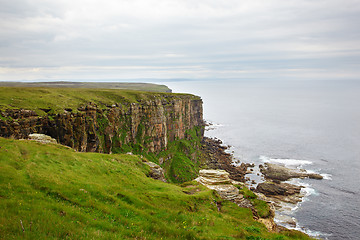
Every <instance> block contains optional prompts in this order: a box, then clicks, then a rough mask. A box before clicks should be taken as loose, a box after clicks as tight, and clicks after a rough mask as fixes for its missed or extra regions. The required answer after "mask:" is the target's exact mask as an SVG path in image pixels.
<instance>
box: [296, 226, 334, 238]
mask: <svg viewBox="0 0 360 240" xmlns="http://www.w3.org/2000/svg"><path fill="white" fill-rule="evenodd" d="M294 229H295V230H298V231H301V232H304V233H306V234H307V235H309V236H310V237H314V238H321V239H325V240H327V239H328V237H330V236H332V234H329V233H323V232H319V231H313V230H310V229H307V228H303V227H300V226H296V228H294Z"/></svg>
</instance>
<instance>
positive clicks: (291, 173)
mask: <svg viewBox="0 0 360 240" xmlns="http://www.w3.org/2000/svg"><path fill="white" fill-rule="evenodd" d="M259 167H260V171H261V173H262V174H264V176H265V178H266V179H271V180H274V181H286V180H289V179H291V178H311V179H323V176H321V175H320V174H317V173H307V172H303V171H301V172H300V171H296V170H294V169H290V168H287V167H284V166H281V165H277V164H272V163H265V166H262V165H260V166H259Z"/></svg>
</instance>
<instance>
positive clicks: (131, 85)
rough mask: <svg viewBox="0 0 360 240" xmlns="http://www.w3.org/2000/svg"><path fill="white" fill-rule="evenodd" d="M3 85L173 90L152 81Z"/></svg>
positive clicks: (8, 83) (14, 85)
mask: <svg viewBox="0 0 360 240" xmlns="http://www.w3.org/2000/svg"><path fill="white" fill-rule="evenodd" d="M0 86H1V87H47V88H49V87H51V88H106V89H128V90H136V91H149V92H171V90H170V89H169V88H168V87H167V86H165V85H159V84H152V83H129V82H128V83H126V82H69V81H55V82H30V83H26V82H0Z"/></svg>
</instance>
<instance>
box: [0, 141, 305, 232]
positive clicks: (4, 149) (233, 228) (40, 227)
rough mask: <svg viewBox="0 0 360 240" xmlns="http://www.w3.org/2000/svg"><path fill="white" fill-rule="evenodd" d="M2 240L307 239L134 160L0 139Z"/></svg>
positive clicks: (58, 146)
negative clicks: (152, 174) (164, 178)
mask: <svg viewBox="0 0 360 240" xmlns="http://www.w3.org/2000/svg"><path fill="white" fill-rule="evenodd" d="M0 146H1V148H0V238H1V239H20V238H21V239H308V238H307V236H305V235H304V234H301V233H299V232H293V231H285V232H283V233H281V234H274V233H268V232H267V230H266V228H265V227H264V226H263V225H262V224H260V223H258V222H255V221H254V220H253V218H252V213H251V211H250V210H249V209H244V208H239V207H237V206H236V205H235V204H233V203H231V202H227V201H223V202H222V204H221V205H222V208H221V210H220V211H218V208H217V206H216V203H217V202H221V201H222V200H221V199H220V198H219V196H218V195H217V194H215V193H214V192H213V191H211V190H209V189H206V188H204V187H203V186H199V185H198V184H197V183H195V182H190V183H187V184H184V185H182V186H176V185H173V184H167V183H163V182H161V181H157V180H153V179H151V178H148V177H147V176H146V175H147V174H148V173H149V168H148V167H147V166H146V165H145V164H143V163H142V158H141V157H140V156H136V155H124V154H111V155H109V154H99V153H78V152H75V151H74V150H72V149H69V148H67V147H64V146H61V145H52V144H50V145H43V144H40V143H36V142H32V141H24V140H23V141H21V140H11V139H4V138H0Z"/></svg>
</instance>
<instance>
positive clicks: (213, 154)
mask: <svg viewBox="0 0 360 240" xmlns="http://www.w3.org/2000/svg"><path fill="white" fill-rule="evenodd" d="M226 149H227V147H225V146H223V145H222V142H221V140H216V139H212V138H207V137H204V139H203V152H204V153H205V154H206V155H207V166H208V167H209V168H210V169H222V170H225V171H226V172H228V173H229V174H230V175H229V177H230V179H232V180H235V181H240V182H245V178H244V176H245V173H246V169H247V166H246V164H244V163H242V164H240V165H238V166H234V164H233V157H232V155H231V154H229V153H227V152H225V150H226Z"/></svg>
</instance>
